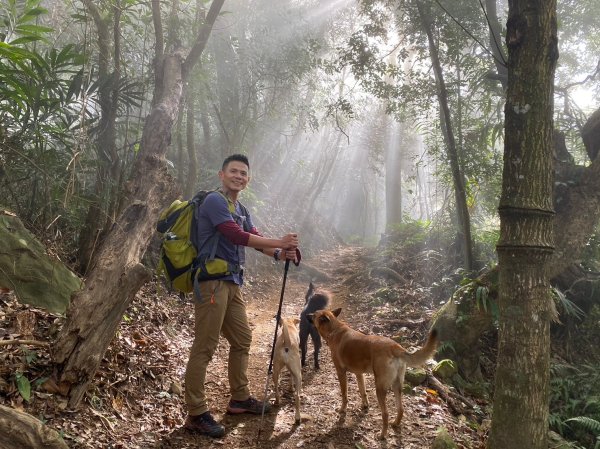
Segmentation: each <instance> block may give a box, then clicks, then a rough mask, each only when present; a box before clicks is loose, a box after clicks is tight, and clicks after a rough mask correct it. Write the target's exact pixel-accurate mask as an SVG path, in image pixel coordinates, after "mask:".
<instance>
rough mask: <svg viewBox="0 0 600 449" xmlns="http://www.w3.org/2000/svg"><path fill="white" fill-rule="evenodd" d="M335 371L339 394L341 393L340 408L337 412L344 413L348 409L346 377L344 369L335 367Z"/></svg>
mask: <svg viewBox="0 0 600 449" xmlns="http://www.w3.org/2000/svg"><path fill="white" fill-rule="evenodd" d="M335 370H336V372H337V376H338V381H339V382H340V392H341V393H342V406H341V407H340V408H339V409H338V412H339V413H346V408H347V407H348V376H347V374H346V370H345V369H342V368H339V367H338V366H336V367H335Z"/></svg>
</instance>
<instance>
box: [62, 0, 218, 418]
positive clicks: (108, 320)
mask: <svg viewBox="0 0 600 449" xmlns="http://www.w3.org/2000/svg"><path fill="white" fill-rule="evenodd" d="M223 3H224V0H213V2H212V4H211V7H210V10H209V12H208V14H207V18H206V21H205V23H204V25H203V26H202V27H201V29H200V31H199V33H198V37H197V40H196V43H195V45H194V47H193V48H192V50H191V51H190V53H189V55H188V56H187V58H185V60H184V58H183V57H182V55H181V53H180V52H174V53H168V54H166V55H164V56H162V57H161V58H160V60H161V64H160V65H159V66H158V68H159V70H160V73H159V74H157V77H156V79H157V80H159V81H160V82H161V85H160V86H158V87H157V88H155V95H158V97H157V98H154V100H153V103H152V104H153V108H152V110H151V112H150V114H149V115H148V117H147V119H146V122H145V124H144V130H143V134H142V141H141V145H140V152H139V156H138V158H137V160H136V161H135V163H134V166H133V169H132V173H131V178H130V180H129V183H128V186H127V199H128V201H127V202H126V203H127V204H129V206H127V207H126V208H125V209H124V211H123V212H122V213H121V214H120V216H119V218H118V220H117V222H116V223H115V226H113V228H112V229H111V230H110V232H109V233H108V234H107V236H106V239H105V240H104V242H103V244H102V246H101V248H100V250H99V253H98V257H97V259H96V261H95V264H94V265H93V267H92V269H91V271H90V275H89V277H88V279H87V281H86V285H85V288H84V289H83V290H82V291H81V292H80V293H78V294H77V295H75V297H74V298H73V300H72V302H71V305H70V306H69V309H68V311H67V320H66V322H65V324H64V326H63V328H62V329H61V331H60V333H59V335H58V337H57V340H56V343H55V345H54V347H53V351H52V353H53V359H54V362H55V363H56V366H57V371H58V376H57V377H58V379H57V380H58V382H59V384H60V385H61V386H63V387H65V386H66V387H69V406H70V407H72V408H74V407H76V406H77V405H78V404H79V403H80V401H81V399H82V398H83V395H84V393H85V391H86V390H87V388H88V385H89V383H90V382H91V380H92V379H93V376H94V374H95V372H96V370H97V369H98V366H99V365H100V361H101V359H102V356H103V354H104V352H105V351H106V349H107V347H108V345H109V343H110V341H111V340H112V338H113V336H114V334H115V331H116V329H117V327H118V326H119V323H120V321H121V317H122V316H123V313H124V312H125V310H126V309H127V307H128V306H129V304H130V302H131V300H132V298H133V296H134V295H135V293H136V292H137V291H138V290H139V288H140V287H141V285H142V284H143V283H144V282H145V281H146V280H147V279H148V278H149V277H150V272H149V271H148V270H147V269H146V268H144V266H143V265H142V264H141V263H140V258H141V256H142V255H143V253H144V251H145V250H146V248H147V246H148V242H149V241H150V239H151V237H152V235H153V233H154V229H153V228H154V222H155V219H156V217H157V216H158V214H159V212H160V210H161V209H162V207H163V206H164V204H165V203H166V202H168V201H170V200H171V199H172V198H173V196H174V189H175V187H174V185H175V184H174V182H173V181H172V179H171V178H170V177H169V175H168V174H167V168H166V161H165V154H166V151H167V147H168V146H169V144H170V140H171V130H172V127H173V123H174V122H175V120H176V118H177V112H178V110H179V105H180V101H181V97H182V87H183V83H184V82H185V80H186V77H187V76H188V75H189V73H190V69H191V68H192V67H193V65H194V64H195V63H196V62H197V61H198V59H199V57H200V55H201V54H202V51H203V50H204V47H205V46H206V42H207V40H208V37H209V35H210V31H211V30H212V26H213V24H214V22H215V20H216V18H217V15H218V14H219V11H220V10H221V7H222V6H223ZM152 5H153V7H155V8H156V7H159V2H154V1H153V3H152ZM153 14H154V17H155V23H159V24H160V21H159V20H157V19H156V18H157V17H160V11H159V10H158V11H157V10H154V11H153ZM156 33H157V36H162V29H160V28H159V29H156ZM157 40H160V39H157ZM157 52H158V53H159V54H161V53H162V48H159V47H157Z"/></svg>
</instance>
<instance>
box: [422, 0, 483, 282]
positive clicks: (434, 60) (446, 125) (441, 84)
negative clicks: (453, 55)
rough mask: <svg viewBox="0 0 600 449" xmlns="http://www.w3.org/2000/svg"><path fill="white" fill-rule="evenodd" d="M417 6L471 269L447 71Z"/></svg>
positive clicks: (465, 255)
mask: <svg viewBox="0 0 600 449" xmlns="http://www.w3.org/2000/svg"><path fill="white" fill-rule="evenodd" d="M417 8H418V10H419V16H420V19H421V23H422V24H423V29H424V30H425V33H426V34H427V40H428V42H429V56H430V58H431V64H432V67H433V73H434V74H435V80H436V84H437V88H438V100H439V104H440V114H441V117H442V134H443V135H444V140H445V142H446V150H447V156H448V160H449V162H450V167H451V171H452V180H453V183H454V198H455V201H456V212H457V218H458V228H459V235H460V243H461V250H462V255H463V263H464V268H465V269H466V270H468V271H472V270H473V243H472V238H471V218H470V217H469V209H468V208H467V196H466V192H465V180H464V177H463V174H462V171H461V169H460V161H459V158H458V149H457V147H456V139H455V138H454V130H453V128H452V117H451V116H450V108H449V106H448V90H447V89H446V83H445V81H444V73H443V71H442V65H441V63H440V59H439V54H438V49H437V46H436V44H435V40H434V38H433V31H432V23H431V17H430V16H429V14H428V13H427V12H426V11H425V10H424V7H423V4H422V3H421V2H420V1H417Z"/></svg>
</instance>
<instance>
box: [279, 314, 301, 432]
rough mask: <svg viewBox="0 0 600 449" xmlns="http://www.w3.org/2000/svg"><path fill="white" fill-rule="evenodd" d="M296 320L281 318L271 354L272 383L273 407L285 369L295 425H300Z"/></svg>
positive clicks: (298, 337)
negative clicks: (289, 379) (291, 391)
mask: <svg viewBox="0 0 600 449" xmlns="http://www.w3.org/2000/svg"><path fill="white" fill-rule="evenodd" d="M299 322H300V320H299V319H298V318H282V319H281V321H280V325H281V329H280V330H279V333H278V334H277V340H276V342H275V352H274V354H273V383H274V385H275V405H278V404H279V400H280V399H281V397H280V395H279V374H280V373H281V370H282V369H283V367H284V366H285V367H287V369H288V370H289V371H290V373H291V375H292V380H293V383H294V397H295V409H296V424H299V423H300V389H301V388H302V366H301V365H300V336H299V331H298V323H299Z"/></svg>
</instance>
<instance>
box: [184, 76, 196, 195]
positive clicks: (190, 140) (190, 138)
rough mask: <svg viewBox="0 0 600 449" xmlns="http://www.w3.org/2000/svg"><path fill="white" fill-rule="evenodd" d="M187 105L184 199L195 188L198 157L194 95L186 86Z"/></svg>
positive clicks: (192, 192)
mask: <svg viewBox="0 0 600 449" xmlns="http://www.w3.org/2000/svg"><path fill="white" fill-rule="evenodd" d="M188 87H189V88H188V90H187V95H186V100H187V101H186V103H187V121H186V127H185V129H186V131H185V135H186V142H187V153H188V174H187V178H186V180H185V183H184V185H185V191H184V198H191V197H192V196H193V195H194V193H195V190H196V188H197V185H196V184H197V181H198V157H197V156H196V137H195V133H194V122H195V121H194V112H195V109H196V93H195V92H193V91H192V89H191V86H188Z"/></svg>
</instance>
